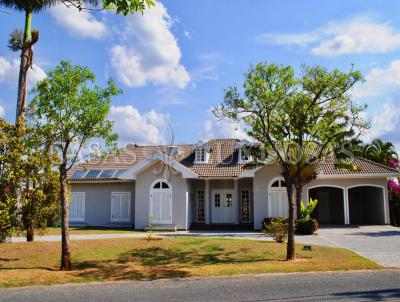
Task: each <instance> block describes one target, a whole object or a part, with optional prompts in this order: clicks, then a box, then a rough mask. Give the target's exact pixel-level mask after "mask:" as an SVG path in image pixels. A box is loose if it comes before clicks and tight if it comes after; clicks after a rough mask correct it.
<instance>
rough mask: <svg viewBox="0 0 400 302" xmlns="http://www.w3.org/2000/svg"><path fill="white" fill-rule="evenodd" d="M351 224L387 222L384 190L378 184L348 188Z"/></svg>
mask: <svg viewBox="0 0 400 302" xmlns="http://www.w3.org/2000/svg"><path fill="white" fill-rule="evenodd" d="M348 197H349V218H350V223H351V224H385V207H384V190H383V188H381V187H376V186H357V187H352V188H349V189H348Z"/></svg>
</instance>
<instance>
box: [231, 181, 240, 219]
mask: <svg viewBox="0 0 400 302" xmlns="http://www.w3.org/2000/svg"><path fill="white" fill-rule="evenodd" d="M232 201H233V209H232V210H233V223H236V224H238V223H239V221H240V220H239V215H240V210H239V209H240V205H239V203H240V198H239V185H238V180H237V178H235V179H234V180H233V196H232Z"/></svg>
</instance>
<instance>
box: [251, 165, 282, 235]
mask: <svg viewBox="0 0 400 302" xmlns="http://www.w3.org/2000/svg"><path fill="white" fill-rule="evenodd" d="M278 176H280V168H279V166H278V165H267V166H265V167H264V168H262V169H260V170H258V171H257V172H256V175H255V176H254V178H253V191H254V192H253V196H254V197H253V198H254V201H253V212H254V214H253V215H254V228H255V229H261V221H262V220H263V219H264V218H265V217H268V184H269V183H270V181H271V180H272V179H273V178H275V177H278Z"/></svg>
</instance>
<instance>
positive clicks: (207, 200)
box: [204, 179, 211, 224]
mask: <svg viewBox="0 0 400 302" xmlns="http://www.w3.org/2000/svg"><path fill="white" fill-rule="evenodd" d="M204 203H205V212H206V213H205V215H206V224H210V217H211V215H210V214H211V213H210V180H209V179H206V180H205V192H204Z"/></svg>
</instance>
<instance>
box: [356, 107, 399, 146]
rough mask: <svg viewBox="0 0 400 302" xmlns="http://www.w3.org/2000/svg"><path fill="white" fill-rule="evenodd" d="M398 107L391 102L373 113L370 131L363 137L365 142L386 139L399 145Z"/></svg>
mask: <svg viewBox="0 0 400 302" xmlns="http://www.w3.org/2000/svg"><path fill="white" fill-rule="evenodd" d="M399 127H400V107H399V106H396V104H394V103H392V102H387V103H384V104H383V107H382V109H380V110H379V111H377V112H375V113H374V114H373V115H372V118H371V129H369V130H368V131H367V132H366V134H365V135H364V136H363V138H364V140H365V141H366V142H370V141H372V140H373V139H375V138H382V139H387V140H389V141H391V142H393V143H395V144H396V145H399V144H400V134H399V133H398V129H399Z"/></svg>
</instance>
